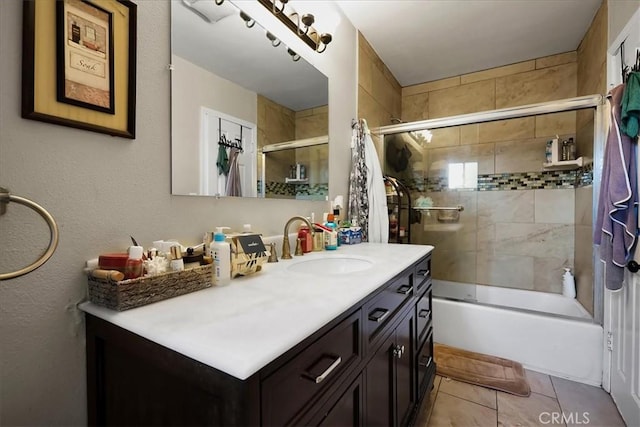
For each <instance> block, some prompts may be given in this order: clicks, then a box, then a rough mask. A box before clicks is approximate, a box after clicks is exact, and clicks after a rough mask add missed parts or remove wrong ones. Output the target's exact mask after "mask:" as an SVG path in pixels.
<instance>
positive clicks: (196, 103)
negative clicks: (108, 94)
mask: <svg viewBox="0 0 640 427" xmlns="http://www.w3.org/2000/svg"><path fill="white" fill-rule="evenodd" d="M171 64H172V65H173V71H172V72H171V73H172V75H171V79H172V83H171V104H172V111H171V121H172V126H173V127H172V129H171V134H172V140H171V144H172V149H171V152H172V155H171V174H172V178H171V182H172V183H173V187H172V189H171V192H172V193H173V194H194V193H196V194H197V193H199V192H200V156H199V152H200V116H201V111H200V108H201V107H208V108H210V109H212V110H216V111H219V112H221V113H224V114H228V115H230V116H233V117H236V118H238V119H241V120H245V121H247V122H249V123H254V124H257V123H258V94H257V93H255V92H252V91H250V90H247V89H245V88H243V87H242V86H238V85H237V84H235V83H233V82H230V81H229V80H225V79H223V78H221V77H218V76H216V75H215V74H213V73H212V72H210V71H207V70H205V69H204V68H201V67H198V66H197V65H195V64H193V63H191V62H189V61H187V60H186V59H184V58H181V57H179V56H176V55H172V57H171ZM203 87H205V88H207V90H202V88H203Z"/></svg>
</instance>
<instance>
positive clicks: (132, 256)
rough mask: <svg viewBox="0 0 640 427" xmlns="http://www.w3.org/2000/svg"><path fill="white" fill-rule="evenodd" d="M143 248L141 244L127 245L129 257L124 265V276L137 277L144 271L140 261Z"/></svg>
mask: <svg viewBox="0 0 640 427" xmlns="http://www.w3.org/2000/svg"><path fill="white" fill-rule="evenodd" d="M143 252H144V250H143V249H142V246H129V258H127V261H126V263H125V265H124V278H125V279H137V278H138V277H140V276H142V273H143V272H144V267H143V266H144V264H143V262H142V254H143Z"/></svg>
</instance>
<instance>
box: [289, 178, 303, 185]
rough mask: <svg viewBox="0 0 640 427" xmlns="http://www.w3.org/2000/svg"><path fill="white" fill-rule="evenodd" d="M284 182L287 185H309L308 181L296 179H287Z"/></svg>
mask: <svg viewBox="0 0 640 427" xmlns="http://www.w3.org/2000/svg"><path fill="white" fill-rule="evenodd" d="M284 182H285V183H287V184H307V183H309V180H308V179H295V178H285V179H284Z"/></svg>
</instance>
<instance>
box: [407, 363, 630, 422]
mask: <svg viewBox="0 0 640 427" xmlns="http://www.w3.org/2000/svg"><path fill="white" fill-rule="evenodd" d="M526 372H527V378H528V380H529V385H530V386H531V395H530V396H529V397H518V396H514V395H511V394H508V393H503V392H501V391H495V390H492V389H488V388H484V387H479V386H476V385H472V384H467V383H463V382H459V381H455V380H452V379H450V378H444V377H440V376H436V378H435V381H434V384H433V390H432V391H431V395H430V396H429V397H428V398H426V397H425V400H424V402H423V404H422V407H421V408H420V413H419V414H418V418H417V419H416V423H415V426H416V427H440V426H448V427H456V426H459V427H476V426H478V427H484V426H487V427H496V426H498V427H503V426H504V427H515V426H566V427H573V426H580V427H585V426H588V427H596V426H597V427H616V426H624V425H625V424H624V421H623V420H622V418H621V417H620V414H619V413H618V410H617V409H616V406H615V404H614V403H613V401H612V400H611V396H609V394H608V393H606V392H605V391H604V390H602V389H601V388H599V387H593V386H589V385H586V384H581V383H577V382H573V381H568V380H565V379H562V378H556V377H552V376H549V375H545V374H541V373H539V372H534V371H529V370H527V371H526Z"/></svg>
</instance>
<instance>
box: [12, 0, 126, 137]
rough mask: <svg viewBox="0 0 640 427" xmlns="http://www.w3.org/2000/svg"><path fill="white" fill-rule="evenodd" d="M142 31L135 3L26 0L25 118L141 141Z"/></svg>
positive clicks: (91, 0)
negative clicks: (138, 64)
mask: <svg viewBox="0 0 640 427" xmlns="http://www.w3.org/2000/svg"><path fill="white" fill-rule="evenodd" d="M74 20H75V25H74ZM136 32H137V5H136V4H135V3H133V2H132V1H130V0H56V1H51V0H23V45H22V76H23V77H22V117H23V118H25V119H31V120H38V121H43V122H47V123H53V124H58V125H63V126H69V127H74V128H78V129H84V130H89V131H93V132H99V133H104V134H108V135H112V136H120V137H124V138H130V139H135V115H136V99H135V97H136V38H137V33H136Z"/></svg>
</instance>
